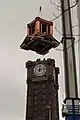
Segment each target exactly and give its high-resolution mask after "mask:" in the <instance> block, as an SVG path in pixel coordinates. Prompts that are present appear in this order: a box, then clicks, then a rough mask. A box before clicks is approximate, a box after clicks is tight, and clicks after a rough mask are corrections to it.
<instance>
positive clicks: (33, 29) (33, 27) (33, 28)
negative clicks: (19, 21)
mask: <svg viewBox="0 0 80 120" xmlns="http://www.w3.org/2000/svg"><path fill="white" fill-rule="evenodd" d="M34 32H35V24H34V25H33V26H32V34H34Z"/></svg>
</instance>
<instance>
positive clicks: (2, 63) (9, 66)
mask: <svg viewBox="0 0 80 120" xmlns="http://www.w3.org/2000/svg"><path fill="white" fill-rule="evenodd" d="M54 1H56V0H54ZM58 2H59V0H57V3H58ZM40 6H42V13H41V16H42V17H43V18H46V19H48V20H52V19H53V18H54V16H53V15H54V13H55V12H56V15H58V14H59V13H60V12H59V11H58V12H57V10H56V9H55V7H54V6H52V5H51V4H50V2H49V0H7V1H5V0H0V120H25V109H26V78H27V73H26V72H27V71H26V68H25V62H26V61H28V60H36V59H37V58H41V59H43V58H46V59H47V58H52V59H55V62H56V66H58V67H59V68H60V75H59V86H60V89H59V103H60V109H61V104H62V101H63V99H64V89H63V88H64V81H63V73H64V72H63V70H62V68H63V60H62V59H61V57H62V52H60V51H57V50H54V49H52V50H50V52H49V53H48V54H47V55H45V56H41V55H38V54H36V53H35V52H31V51H28V52H26V51H24V50H21V49H20V44H21V43H22V41H23V39H24V37H25V36H26V25H27V23H28V22H30V21H31V20H33V19H34V18H35V17H36V16H38V15H39V12H38V11H39V7H40ZM53 12H54V13H53ZM54 27H57V28H58V30H61V19H58V20H56V21H54ZM54 37H55V38H56V39H57V40H58V41H60V40H61V38H62V36H61V35H60V33H58V32H57V31H56V30H54ZM59 48H60V47H59ZM60 114H61V113H60ZM60 118H61V117H60Z"/></svg>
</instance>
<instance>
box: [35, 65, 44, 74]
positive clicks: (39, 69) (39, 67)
mask: <svg viewBox="0 0 80 120" xmlns="http://www.w3.org/2000/svg"><path fill="white" fill-rule="evenodd" d="M45 72H46V67H45V66H44V65H43V64H38V65H37V66H35V68H34V74H35V75H37V76H42V75H44V74H45Z"/></svg>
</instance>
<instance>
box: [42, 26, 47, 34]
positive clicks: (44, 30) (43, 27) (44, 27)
mask: <svg viewBox="0 0 80 120" xmlns="http://www.w3.org/2000/svg"><path fill="white" fill-rule="evenodd" d="M44 32H47V25H46V24H42V33H44Z"/></svg>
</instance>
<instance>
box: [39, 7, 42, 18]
mask: <svg viewBox="0 0 80 120" xmlns="http://www.w3.org/2000/svg"><path fill="white" fill-rule="evenodd" d="M39 16H42V6H40V7H39Z"/></svg>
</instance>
